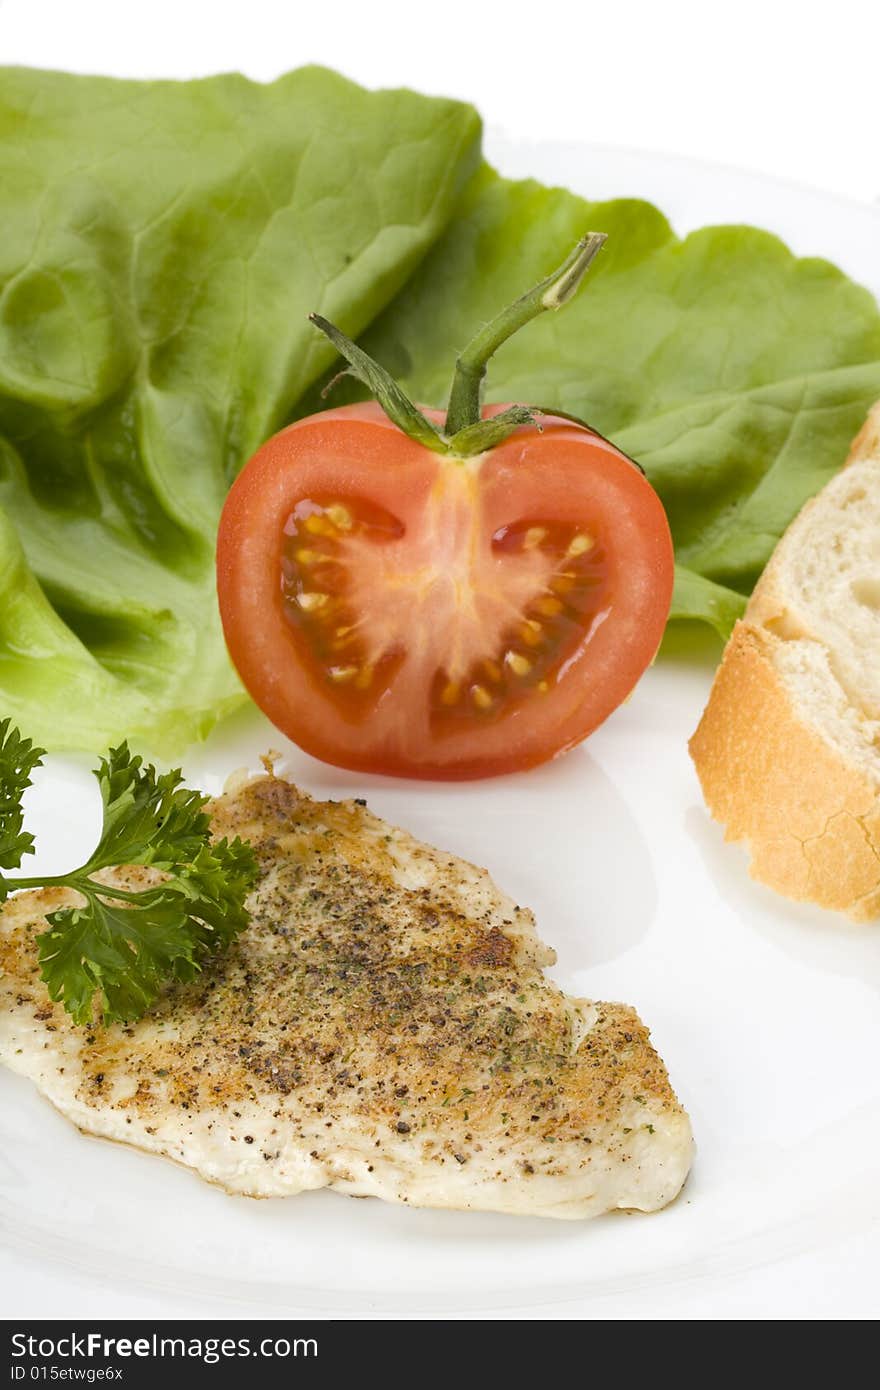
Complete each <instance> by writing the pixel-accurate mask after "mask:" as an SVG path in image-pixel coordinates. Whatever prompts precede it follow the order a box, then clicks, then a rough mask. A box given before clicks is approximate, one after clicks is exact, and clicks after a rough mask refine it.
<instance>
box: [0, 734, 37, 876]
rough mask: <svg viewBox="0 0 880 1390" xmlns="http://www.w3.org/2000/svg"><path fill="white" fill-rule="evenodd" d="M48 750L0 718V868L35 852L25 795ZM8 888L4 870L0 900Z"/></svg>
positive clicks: (14, 864)
mask: <svg viewBox="0 0 880 1390" xmlns="http://www.w3.org/2000/svg"><path fill="white" fill-rule="evenodd" d="M44 752H45V749H43V748H35V747H34V745H33V743H32V742H31V740H30V739H29V738H22V736H21V734H20V733H19V731H18V729H16V728H14V727H13V726H12V724H11V721H10V720H9V719H0V870H2V869H17V868H19V867H20V865H21V861H22V859H23V858H24V856H25V855H26V854H33V852H34V837H33V835H31V834H30V833H29V832H28V831H27V830H25V829H24V828H23V826H24V814H23V812H22V808H21V798H22V794H23V792H24V791H25V789H26V788H27V787H29V786H30V785H31V773H32V772H33V770H34V768H35V767H39V766H40V764H41V763H42V761H43V754H44ZM6 891H7V890H6V887H5V885H4V882H3V875H2V873H0V902H3V900H4V899H5V897H6Z"/></svg>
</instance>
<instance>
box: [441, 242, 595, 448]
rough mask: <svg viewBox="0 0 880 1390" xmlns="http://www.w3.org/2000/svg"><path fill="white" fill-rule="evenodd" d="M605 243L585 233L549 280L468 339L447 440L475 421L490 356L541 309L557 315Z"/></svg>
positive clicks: (451, 406) (449, 413)
mask: <svg viewBox="0 0 880 1390" xmlns="http://www.w3.org/2000/svg"><path fill="white" fill-rule="evenodd" d="M606 240H607V237H606V236H605V234H604V233H603V232H588V233H587V235H586V236H585V237H582V238H581V240H580V241H579V242H578V244H577V246H576V247H575V248H574V250H573V251H572V252H570V254H569V255H568V256H566V258H565V260H564V261H563V262H562V265H560V266H559V267H558V268H557V269H556V270H554V271H553V273H552V275H548V276H547V278H546V279H545V280H541V282H540V283H539V284H537V285H535V286H534V288H533V289H530V290H529V291H528V293H527V294H524V295H522V297H521V298H520V299H517V300H515V301H514V303H513V304H509V305H508V307H507V308H506V309H503V310H502V311H501V313H500V314H498V315H497V316H496V317H495V318H494V319H492V321H491V323H487V324H486V326H485V328H481V329H480V331H479V333H476V334H475V335H474V337H473V338H472V339H471V341H470V342H469V343H468V345H467V347H466V348H465V349H464V350H463V352H461V353H460V355H459V357H458V360H457V361H456V364H455V377H454V379H453V382H452V391H451V394H450V396H449V406H448V409H447V411H446V434H447V436H448V437H449V436H452V435H455V434H458V432H459V431H460V430H465V429H470V428H471V426H473V425H476V424H477V423H478V421H479V420H480V413H481V409H482V396H483V381H484V379H485V376H486V368H487V366H488V363H489V359H490V357H492V355H493V353H495V352H497V351H498V349H499V348H500V347H501V344H502V343H505V342H506V341H507V339H508V338H510V337H511V336H512V335H513V334H514V333H516V332H518V330H519V329H520V328H522V327H524V325H525V324H527V323H530V322H531V320H532V319H533V318H537V316H538V314H542V313H543V312H544V310H545V309H561V308H562V306H563V304H567V303H568V301H569V300H570V299H571V298H572V296H573V295H575V294H576V293H577V290H578V287H579V286H580V283H581V281H582V280H583V278H584V276H585V275H586V273H587V270H588V269H589V267H590V265H591V264H592V262H593V260H594V259H595V257H596V255H597V253H598V252H599V251H600V250H601V249H602V247H603V246H604V244H605V242H606Z"/></svg>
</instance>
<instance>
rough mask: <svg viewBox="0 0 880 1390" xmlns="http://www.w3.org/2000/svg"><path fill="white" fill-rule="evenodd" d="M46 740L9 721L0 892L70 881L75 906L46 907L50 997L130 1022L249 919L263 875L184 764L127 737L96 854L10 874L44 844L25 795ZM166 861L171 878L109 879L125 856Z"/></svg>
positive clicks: (113, 772)
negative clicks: (146, 882) (133, 887)
mask: <svg viewBox="0 0 880 1390" xmlns="http://www.w3.org/2000/svg"><path fill="white" fill-rule="evenodd" d="M44 753H45V750H44V749H42V748H35V747H34V745H33V744H32V742H31V740H30V739H26V738H22V736H21V734H20V733H19V731H18V729H16V728H14V727H13V726H12V725H11V722H10V720H8V719H4V720H0V902H3V901H4V900H5V898H6V897H7V896H8V894H9V892H10V891H11V890H14V889H17V888H45V887H50V886H52V887H56V886H57V887H66V888H74V889H76V891H77V892H78V893H79V894H81V896H82V898H83V902H82V903H81V904H80V905H78V906H76V907H65V908H61V909H59V910H58V911H56V912H50V913H49V914H47V917H46V920H47V922H48V923H49V927H48V930H47V931H45V932H43V933H42V934H41V935H40V936H38V938H37V947H38V951H39V959H40V973H41V974H42V977H43V980H44V981H45V983H46V986H47V988H48V990H49V994H50V996H51V997H52V999H54V1000H56V1001H58V1002H60V1003H62V1004H63V1005H64V1007H65V1009H66V1010H67V1012H68V1013H69V1014H70V1015H71V1017H72V1018H73V1020H74V1022H76V1023H79V1024H88V1023H91V1022H93V1020H94V1018H95V1017H96V1016H97V1018H98V1019H100V1020H101V1021H102V1022H104V1023H105V1024H106V1023H112V1022H121V1023H131V1022H133V1021H134V1020H135V1019H138V1018H140V1017H141V1016H142V1015H143V1014H144V1013H146V1011H147V1009H149V1007H150V1005H151V1004H153V1003H154V1002H155V1000H156V998H157V997H158V995H159V993H160V992H161V990H162V989H163V987H164V986H165V985H166V984H168V983H169V982H170V981H173V980H180V981H186V980H192V979H194V978H195V976H196V975H197V974H198V972H199V970H200V969H201V966H202V963H203V961H204V960H205V959H206V958H207V957H208V956H210V955H214V954H216V953H217V952H219V951H222V950H224V949H225V948H226V947H227V946H228V945H229V944H230V942H231V941H232V940H233V939H234V938H235V937H236V936H237V935H238V933H239V932H240V931H241V930H242V929H243V928H244V927H245V926H246V925H247V922H248V912H247V908H246V907H245V898H246V896H247V893H248V891H249V889H250V888H251V887H252V886H253V883H254V881H255V878H256V872H257V870H256V862H255V860H254V855H253V851H252V849H251V847H250V845H248V844H246V843H244V842H243V841H242V840H240V839H237V838H236V839H235V840H226V839H223V840H217V841H214V842H213V843H212V841H211V838H210V822H209V820H208V817H207V816H206V815H205V813H204V810H203V807H204V805H205V803H206V801H207V800H208V798H207V797H206V796H203V795H202V794H201V792H195V791H190V790H189V789H188V788H187V787H184V786H182V785H181V783H182V780H183V779H182V775H181V772H180V769H179V768H176V769H174V771H172V772H166V773H163V774H162V775H159V774H157V772H156V769H155V768H154V767H152V766H149V765H148V766H146V767H145V766H144V765H143V762H142V759H141V758H139V757H134V756H132V754H131V753H130V751H129V749H128V745H127V744H125V743H123V744H121V745H120V747H119V748H111V749H110V752H109V754H108V756H107V757H106V758H102V759H101V761H100V765H99V766H98V768H97V769H96V770H95V776H96V778H97V779H98V785H99V787H100V789H101V800H102V803H103V810H104V814H103V825H102V829H101V838H100V841H99V843H98V846H97V848H96V849H95V851H94V853H93V854H91V855H90V857H89V859H88V860H87V861H86V863H85V864H83V865H82V867H81V868H79V869H75V870H74V871H73V872H72V873H68V874H57V875H54V876H43V877H37V878H20V877H15V878H10V877H9V874H8V871H9V870H10V869H18V868H20V867H21V862H22V859H23V858H24V856H25V855H26V854H32V853H33V851H34V837H33V835H31V834H29V833H28V831H26V830H24V829H23V824H24V820H23V813H22V805H21V798H22V794H23V792H24V791H25V789H26V788H27V787H29V786H30V785H31V773H32V772H33V770H34V768H36V767H39V766H40V765H41V763H42V760H43V756H44ZM133 864H144V865H149V866H152V867H153V868H154V869H158V870H161V872H162V874H163V875H164V877H163V879H162V881H161V882H159V883H157V884H155V885H154V886H152V887H148V888H144V889H142V890H140V891H138V892H131V891H129V890H127V889H122V888H116V887H112V886H110V885H108V884H106V883H101V882H100V881H99V880H98V879H97V878H96V877H95V875H96V874H97V873H98V872H99V871H100V870H101V869H106V868H111V867H115V866H117V865H133Z"/></svg>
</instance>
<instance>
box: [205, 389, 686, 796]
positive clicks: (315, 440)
mask: <svg viewBox="0 0 880 1390" xmlns="http://www.w3.org/2000/svg"><path fill="white" fill-rule="evenodd" d="M504 409H505V407H503V406H496V407H492V408H490V409H488V410H486V411H484V412H483V415H484V418H486V417H488V416H492V415H494V414H496V413H498V412H500V411H502V410H504ZM424 414H425V416H427V417H428V419H430V420H431V421H433V422H435V423H436V422H440V421H442V419H443V417H442V414H441V413H440V412H436V411H433V412H432V411H425V412H424ZM217 565H218V591H219V598H220V611H221V614H222V618H223V626H224V630H225V633H226V640H227V643H228V645H229V650H230V653H231V655H232V659H233V661H234V662H235V665H236V666H237V668H238V670H239V672H240V674H241V677H242V679H243V681H244V683H245V685H246V687H247V689H248V690H249V691H250V693H251V695H252V696H253V698H254V700H255V701H256V703H257V704H258V705H259V706H260V708H261V709H263V710H264V711H265V713H266V714H267V715H268V716H269V718H270V719H271V720H272V721H273V723H274V724H276V725H277V727H278V728H279V729H281V730H282V732H283V733H285V734H286V735H287V736H288V737H289V738H291V739H293V741H294V742H295V743H298V744H299V745H300V747H302V748H304V749H306V751H307V752H309V753H312V754H314V755H315V756H316V757H318V758H322V759H323V760H324V761H325V762H329V763H335V764H337V765H338V766H340V767H346V768H352V769H357V770H359V771H364V772H379V773H389V774H392V775H396V776H406V777H425V778H444V779H452V778H469V777H484V776H491V775H494V774H497V773H503V772H510V771H514V770H516V769H521V768H527V767H531V766H533V765H535V764H536V763H541V762H544V761H545V760H547V759H548V758H552V757H555V756H556V755H557V754H559V753H562V752H564V751H565V750H566V749H568V748H571V747H572V746H573V745H574V744H576V743H579V742H580V741H581V739H583V738H585V737H586V736H587V734H589V733H591V732H592V730H593V729H595V728H596V726H597V725H598V724H601V723H602V721H603V720H604V719H605V718H607V716H608V715H609V714H610V713H611V712H612V710H614V709H615V708H616V707H617V706H618V705H619V704H620V703H621V701H622V700H623V699H624V698H625V697H626V696H627V695H628V694H629V692H630V691H631V690H632V688H633V686H634V685H635V683H636V681H637V680H638V678H639V676H640V675H641V674H642V672H643V671H644V669H645V667H646V666H647V665H648V664H649V662H650V661H651V660H652V658H653V656H654V654H655V652H656V650H657V647H658V645H659V642H660V638H661V636H662V634H663V628H664V624H665V621H666V617H667V614H668V611H669V604H670V600H671V595H672V579H673V552H672V541H671V538H670V534H669V526H668V524H667V521H666V516H665V513H664V511H663V507H662V505H661V503H660V501H659V499H658V497H657V494H656V493H655V492H654V490H653V488H652V487H651V486H650V484H649V483H648V482H647V480H646V479H645V477H644V476H643V474H642V473H641V472H640V470H639V469H638V468H637V467H636V466H635V465H634V464H633V463H632V462H631V461H630V460H629V459H628V458H626V456H625V455H624V454H622V453H621V452H620V451H619V450H617V449H616V448H614V446H613V445H612V444H610V443H609V442H608V441H607V440H605V439H603V438H601V437H600V436H598V435H596V434H594V433H593V432H592V431H591V430H589V429H587V428H586V427H583V426H580V425H578V424H576V423H574V422H572V421H570V420H568V419H563V418H559V417H554V416H544V417H543V419H542V420H541V421H540V427H538V426H536V425H524V426H521V427H520V428H518V429H516V430H515V432H514V433H512V434H510V435H509V437H508V438H506V439H505V440H504V441H503V442H502V443H500V444H498V445H497V446H496V447H494V448H492V449H491V450H490V451H488V452H485V453H482V454H477V455H475V456H474V457H469V458H465V459H460V458H455V457H450V456H444V455H443V454H439V453H436V452H434V451H432V450H431V449H428V448H425V447H423V446H422V445H421V444H420V443H418V442H416V441H414V440H413V439H411V438H409V437H408V436H407V435H406V434H404V433H403V432H402V431H401V430H400V429H398V428H397V427H396V426H395V425H394V424H392V422H391V421H390V420H389V418H388V417H387V415H386V414H385V412H384V411H383V410H382V408H381V407H380V406H379V405H378V404H375V403H369V404H364V405H355V406H347V407H343V408H341V409H336V410H328V411H325V412H323V413H322V414H320V415H314V416H311V417H309V418H308V419H304V420H300V421H298V422H297V423H296V424H294V425H291V426H290V427H289V428H288V429H285V430H282V431H281V433H280V434H277V435H275V437H274V438H273V439H270V440H269V441H268V443H266V444H265V445H263V447H262V448H261V449H260V450H259V451H258V452H257V453H256V454H255V455H254V457H253V458H252V459H251V461H250V463H249V464H248V465H247V466H246V468H245V469H244V470H243V472H242V473H241V474H240V476H239V477H238V479H237V481H236V483H235V484H234V486H233V488H232V490H231V492H230V494H229V498H228V500H227V502H226V506H225V509H224V512H223V517H222V520H221V524H220V533H219V540H218V555H217Z"/></svg>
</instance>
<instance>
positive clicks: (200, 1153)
mask: <svg viewBox="0 0 880 1390" xmlns="http://www.w3.org/2000/svg"><path fill="white" fill-rule="evenodd" d="M210 809H211V813H212V822H213V827H214V830H215V832H216V834H218V835H241V836H243V837H246V838H247V839H249V840H250V841H251V842H252V843H253V845H254V848H255V850H256V853H257V856H258V859H259V862H260V866H261V877H260V881H259V885H258V887H257V888H256V889H255V891H254V893H253V895H252V898H251V902H250V906H251V909H252V913H253V920H252V922H251V925H250V926H249V928H248V929H247V930H246V931H245V932H244V933H243V935H242V936H241V937H240V938H239V939H238V941H237V942H236V944H235V945H234V946H233V947H232V949H231V950H230V951H229V952H228V953H227V954H226V955H225V956H223V957H222V958H220V959H218V960H216V961H214V962H213V963H211V964H210V965H209V966H208V967H207V968H206V969H205V971H204V973H203V974H202V976H201V977H200V978H199V980H198V981H197V982H196V983H194V984H192V985H186V986H177V987H175V988H173V989H171V990H170V991H169V992H168V993H167V994H166V995H165V996H164V998H163V999H162V1000H161V1001H160V1002H159V1004H158V1005H157V1006H156V1007H155V1008H154V1009H153V1010H152V1012H151V1013H150V1014H149V1016H148V1017H146V1018H144V1019H142V1020H141V1022H140V1023H137V1024H134V1025H132V1026H129V1027H122V1026H118V1025H114V1026H112V1027H110V1028H108V1029H106V1030H101V1029H99V1028H95V1029H94V1030H89V1029H84V1028H77V1027H76V1026H75V1025H74V1024H73V1023H72V1022H71V1021H70V1019H69V1018H68V1016H67V1014H65V1012H64V1010H63V1009H62V1008H61V1007H60V1006H57V1005H53V1004H52V1003H51V1001H50V1000H49V998H48V995H47V993H46V990H45V988H44V986H43V984H42V982H41V980H40V978H39V972H38V966H37V954H36V947H35V944H34V938H35V936H36V935H37V934H38V933H39V932H41V931H43V930H44V929H45V925H46V924H45V920H44V915H43V914H44V913H46V912H48V911H51V910H52V909H53V908H56V907H59V906H61V905H62V904H64V903H68V902H71V901H74V900H75V895H74V894H72V893H71V892H70V890H67V889H55V890H53V889H46V890H43V891H41V892H34V893H22V894H20V895H18V896H17V897H15V898H13V899H12V900H10V902H9V903H7V905H6V907H5V908H4V910H3V912H2V914H0V995H2V998H0V1059H2V1060H3V1061H4V1062H5V1063H6V1064H7V1065H8V1066H10V1067H11V1068H13V1070H15V1071H18V1072H21V1073H23V1074H24V1075H25V1076H29V1077H30V1078H31V1079H32V1080H33V1081H34V1082H35V1083H36V1085H37V1086H38V1087H39V1089H40V1090H41V1091H42V1093H43V1094H44V1095H45V1096H47V1097H48V1099H49V1100H50V1101H51V1102H52V1103H53V1105H55V1106H57V1108H58V1109H59V1110H60V1111H62V1112H63V1113H64V1114H65V1115H67V1116H68V1117H69V1118H70V1119H71V1120H73V1122H74V1123H75V1124H76V1125H78V1127H79V1128H80V1129H81V1130H83V1131H85V1132H87V1133H89V1134H96V1135H102V1136H104V1137H106V1138H109V1139H119V1140H124V1141H125V1142H126V1143H129V1144H133V1145H135V1146H136V1147H138V1148H141V1149H147V1150H150V1151H152V1152H154V1153H159V1154H165V1155H167V1156H168V1157H170V1158H174V1159H176V1160H177V1161H178V1162H179V1163H183V1164H186V1165H187V1166H188V1167H190V1168H194V1169H195V1170H196V1172H198V1173H199V1174H201V1176H202V1177H204V1178H207V1179H208V1181H209V1182H213V1183H219V1184H220V1185H221V1186H222V1187H224V1188H226V1189H227V1191H229V1192H234V1193H245V1194H247V1195H249V1196H253V1197H275V1196H283V1195H285V1194H290V1193H295V1192H303V1191H307V1190H309V1189H312V1188H320V1187H334V1188H337V1189H338V1190H339V1191H342V1192H348V1193H352V1194H354V1195H357V1196H361V1197H366V1196H373V1197H383V1198H385V1199H386V1200H388V1201H396V1202H408V1203H411V1204H412V1205H413V1206H431V1207H457V1208H467V1209H479V1210H485V1211H500V1212H520V1213H528V1214H531V1215H540V1216H557V1217H587V1216H597V1215H599V1213H601V1212H605V1211H608V1210H610V1209H612V1208H616V1207H635V1208H639V1209H641V1210H642V1211H654V1210H656V1209H657V1208H659V1207H662V1206H665V1205H666V1203H667V1202H670V1201H671V1200H672V1199H673V1197H675V1195H676V1194H677V1192H678V1191H679V1189H680V1188H681V1186H682V1183H683V1182H684V1180H685V1177H686V1175H687V1172H688V1169H689V1167H690V1163H691V1155H692V1141H691V1130H690V1124H689V1122H688V1118H687V1115H686V1114H685V1112H684V1111H683V1110H682V1108H681V1106H680V1105H679V1104H678V1102H677V1100H676V1098H675V1095H674V1094H673V1092H672V1090H671V1088H670V1085H669V1080H668V1078H667V1075H666V1069H665V1067H664V1066H663V1063H662V1061H661V1060H660V1058H659V1057H658V1056H657V1054H656V1052H655V1051H654V1049H653V1048H652V1047H651V1045H650V1043H649V1041H648V1033H647V1030H646V1028H645V1027H644V1025H643V1024H642V1023H641V1022H640V1020H639V1018H638V1017H637V1015H636V1014H635V1013H634V1012H633V1010H632V1009H630V1008H627V1007H626V1006H625V1005H623V1004H596V1003H591V1002H590V1001H588V1000H585V999H571V998H568V997H567V996H566V995H564V994H563V993H562V992H561V991H560V990H559V989H558V988H557V987H556V985H554V984H552V983H551V982H550V981H549V980H547V979H545V977H544V974H543V971H542V966H545V965H549V964H552V962H553V959H554V954H553V952H552V951H551V950H549V949H548V948H547V947H546V946H544V945H543V944H542V942H541V941H540V940H539V939H538V936H537V934H536V932H535V926H534V921H533V918H532V915H531V913H530V912H528V911H527V910H526V909H524V908H520V907H516V906H515V905H514V904H513V903H512V902H511V900H510V899H509V898H506V897H505V896H504V894H503V893H501V892H499V890H498V889H497V888H496V887H495V885H494V884H493V882H492V880H491V879H490V878H489V875H488V874H487V873H486V872H485V871H484V870H482V869H477V868H474V867H473V866H472V865H471V864H467V863H465V862H464V861H463V860H461V859H456V858H454V857H453V856H452V855H450V854H444V853H442V852H441V851H439V850H435V849H431V848H429V847H428V846H426V845H422V844H420V843H419V842H418V841H417V840H414V839H413V838H412V837H411V836H410V835H408V834H406V833H405V832H404V831H402V830H396V829H394V828H393V827H392V826H390V825H387V824H386V823H385V822H384V821H381V820H379V819H378V818H377V817H376V816H373V815H371V814H370V813H369V811H367V810H366V809H365V807H364V806H363V804H362V803H360V802H350V801H349V802H333V801H330V802H318V801H312V800H311V799H310V798H309V797H307V796H305V795H303V793H302V792H300V791H298V790H297V788H296V787H294V786H293V785H292V784H291V783H289V782H286V781H284V780H282V779H280V778H276V777H272V776H268V777H260V778H255V779H253V780H251V781H247V782H245V783H243V784H242V785H239V786H238V787H237V789H234V790H230V791H228V792H227V793H226V795H224V796H222V797H220V798H219V799H218V800H217V801H215V802H214V803H213V805H212V807H211V808H210ZM149 873H150V871H149V870H144V869H128V870H119V871H116V876H115V878H114V877H112V876H111V879H110V881H114V882H118V883H119V885H120V886H123V885H124V886H133V885H135V884H138V883H143V881H144V879H145V878H146V877H147V876H148V875H149Z"/></svg>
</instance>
